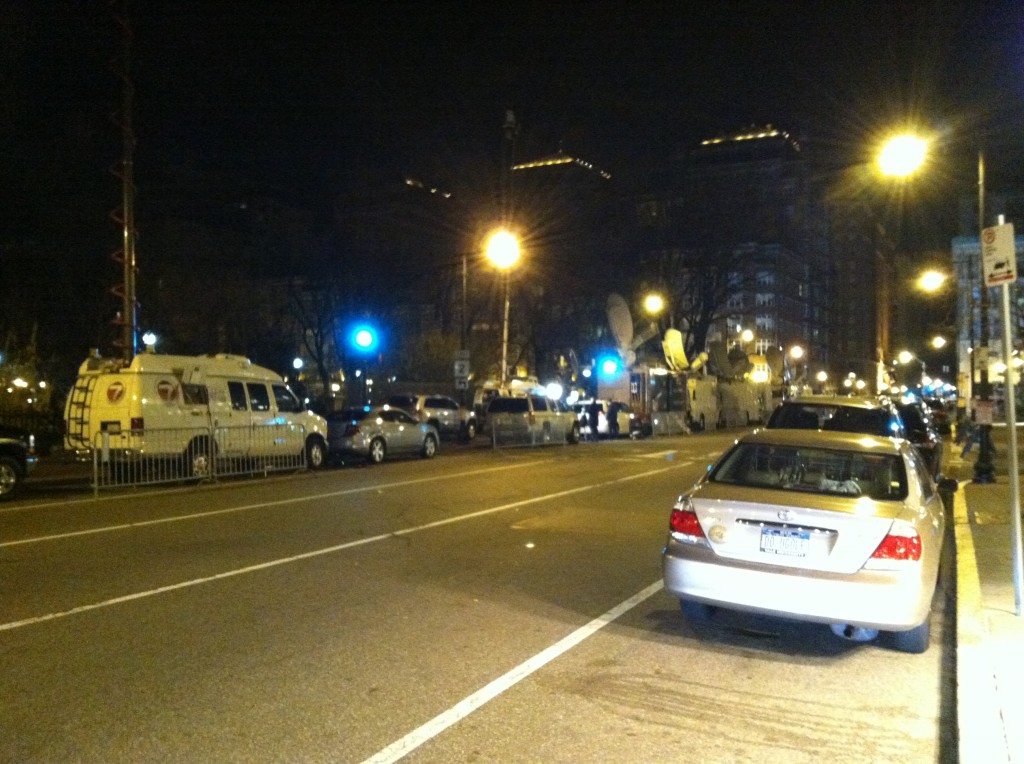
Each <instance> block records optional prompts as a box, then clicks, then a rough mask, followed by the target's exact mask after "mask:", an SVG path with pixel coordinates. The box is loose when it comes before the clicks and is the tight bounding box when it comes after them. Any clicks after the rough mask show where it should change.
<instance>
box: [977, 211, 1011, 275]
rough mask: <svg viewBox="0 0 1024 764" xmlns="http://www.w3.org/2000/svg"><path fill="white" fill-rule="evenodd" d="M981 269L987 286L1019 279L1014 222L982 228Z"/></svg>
mask: <svg viewBox="0 0 1024 764" xmlns="http://www.w3.org/2000/svg"><path fill="white" fill-rule="evenodd" d="M981 269H982V273H984V276H985V286H987V287H994V286H999V285H1000V284H1012V283H1014V282H1015V281H1016V280H1017V251H1016V248H1015V247H1014V243H1013V223H1004V224H1003V225H995V226H992V227H991V228H983V229H982V230H981Z"/></svg>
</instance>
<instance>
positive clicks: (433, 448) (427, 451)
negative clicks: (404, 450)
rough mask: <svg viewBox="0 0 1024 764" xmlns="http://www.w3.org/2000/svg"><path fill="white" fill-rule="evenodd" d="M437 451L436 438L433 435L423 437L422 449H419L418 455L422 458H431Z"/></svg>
mask: <svg viewBox="0 0 1024 764" xmlns="http://www.w3.org/2000/svg"><path fill="white" fill-rule="evenodd" d="M436 453H437V440H436V439H435V438H434V436H433V435H428V436H427V437H425V438H424V439H423V449H422V450H421V451H420V456H422V457H423V458H424V459H433V458H434V454H436Z"/></svg>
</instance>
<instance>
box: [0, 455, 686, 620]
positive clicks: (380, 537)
mask: <svg viewBox="0 0 1024 764" xmlns="http://www.w3.org/2000/svg"><path fill="white" fill-rule="evenodd" d="M672 469H675V467H674V466H673V467H662V468H661V469H657V470H649V471H648V472H642V473H639V474H637V475H630V476H628V477H623V478H616V479H615V480H606V481H604V482H601V483H592V484H590V485H583V486H579V487H577V488H569V489H567V490H565V491H558V492H556V493H549V494H546V495H544V496H534V497H533V498H532V499H523V500H522V501H516V502H512V503H511V504H502V505H500V506H497V507H489V508H487V509H481V510H477V511H476V512H470V513H468V514H465V515H457V516H455V517H446V518H445V519H443V520H435V521H433V522H430V523H424V524H423V525H416V526H413V527H411V528H402V529H399V530H397V531H389V532H387V533H379V534H377V535H376V536H367V537H366V538H361V539H355V540H354V541H346V542H345V543H343V544H336V545H334V546H329V547H326V548H324V549H314V550H312V551H310V552H303V553H301V554H296V555H291V556H290V557H281V558H278V559H276V560H268V561H267V562H260V563H257V564H255V565H247V566H246V567H244V568H236V569H235V570H226V571H224V572H223V573H215V574H214V575H212V576H204V577H202V578H194V579H192V580H190V581H180V582H179V583H176V584H168V585H167V586H159V587H157V588H156V589H148V590H146V591H141V592H134V593H132V594H124V595H122V596H120V597H113V598H111V599H108V600H102V601H101V602H93V603H90V604H88V605H78V606H77V607H73V608H71V609H70V610H61V611H58V612H56V613H47V614H46V615H39V616H33V617H32V618H24V619H22V620H20V621H9V622H8V623H0V631H11V630H12V629H19V628H21V627H22V626H31V625H33V624H37V623H44V622H46V621H54V620H57V619H59V618H67V617H68V616H72V615H78V614H80V613H87V612H89V611H91V610H99V609H101V608H107V607H111V606H113V605H120V604H122V603H124V602H132V601H133V600H140V599H145V598H147V597H154V596H156V595H158V594H166V593H167V592H173V591H177V590H179V589H188V588H191V587H193V586H199V585H201V584H206V583H210V582H211V581H220V580H222V579H225V578H234V577H235V576H242V575H245V574H247V573H256V572H258V571H261V570H268V569H270V568H276V567H278V566H280V565H287V564H289V563H293V562H299V561H301V560H309V559H312V558H314V557H322V556H323V555H328V554H333V553H335V552H341V551H343V550H346V549H352V548H354V547H357V546H364V545H365V544H372V543H374V542H376V541H384V540H386V539H390V538H395V537H401V536H410V535H412V534H413V533H419V532H420V531H425V530H430V529H432V528H440V527H441V526H443V525H451V524H453V523H460V522H463V521H465V520H472V519H475V518H477V517H483V516H484V515H491V514H494V513H496V512H506V511H508V510H510V509H518V508H519V507H525V506H528V505H530V504H537V503H539V502H542V501H550V500H551V499H559V498H562V497H563V496H571V495H572V494H574V493H582V492H584V491H592V490H594V489H597V488H604V487H605V486H609V485H614V484H616V483H624V482H627V481H630V480H638V479H640V478H644V477H649V476H651V475H657V474H658V473H659V472H668V471H669V470H672Z"/></svg>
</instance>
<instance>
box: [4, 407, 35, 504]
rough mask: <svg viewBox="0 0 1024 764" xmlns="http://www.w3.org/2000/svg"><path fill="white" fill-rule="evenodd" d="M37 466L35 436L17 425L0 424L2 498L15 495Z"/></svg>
mask: <svg viewBox="0 0 1024 764" xmlns="http://www.w3.org/2000/svg"><path fill="white" fill-rule="evenodd" d="M35 466H36V453H35V439H34V438H33V436H32V435H29V434H28V433H27V432H25V431H24V430H22V429H19V428H17V427H8V426H7V425H0V499H6V498H9V497H10V496H11V495H13V494H14V492H15V491H17V489H18V487H19V486H20V485H21V481H22V480H24V479H25V477H26V476H27V475H28V473H30V472H31V471H32V470H33V469H34V468H35Z"/></svg>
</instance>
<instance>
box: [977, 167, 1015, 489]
mask: <svg viewBox="0 0 1024 764" xmlns="http://www.w3.org/2000/svg"><path fill="white" fill-rule="evenodd" d="M984 229H985V154H984V151H983V150H979V151H978V247H979V248H980V247H981V246H982V232H983V231H984ZM979 252H980V249H979ZM983 259H984V258H982V257H979V258H978V262H979V263H982V260H983ZM982 268H983V269H984V264H983V263H982ZM980 275H981V281H980V282H979V283H980V284H981V337H980V341H981V345H980V347H977V348H975V349H974V355H975V356H977V360H976V361H975V365H976V366H979V367H980V371H981V379H980V380H979V382H978V396H979V399H980V401H981V402H982V404H983V405H981V406H976V407H975V409H974V411H975V416H976V417H977V415H978V412H979V409H981V413H982V417H983V419H984V420H985V421H982V423H981V424H980V425H979V430H978V460H977V461H976V462H975V463H974V482H975V483H992V482H994V481H995V465H994V464H993V453H992V451H993V449H992V386H991V384H989V378H988V365H989V363H988V350H989V325H988V321H989V316H988V313H989V294H988V289H989V288H988V285H987V284H986V283H985V274H984V273H982V274H980ZM1006 360H1007V366H1009V359H1006Z"/></svg>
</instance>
